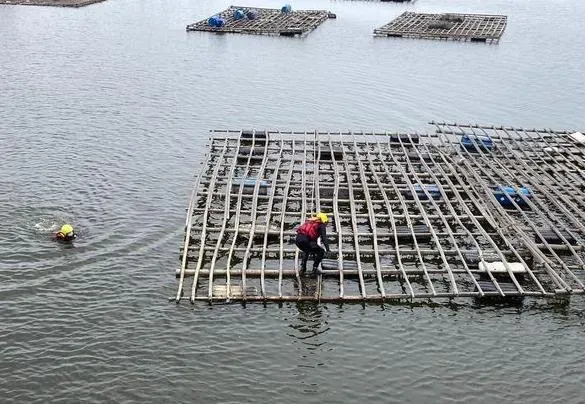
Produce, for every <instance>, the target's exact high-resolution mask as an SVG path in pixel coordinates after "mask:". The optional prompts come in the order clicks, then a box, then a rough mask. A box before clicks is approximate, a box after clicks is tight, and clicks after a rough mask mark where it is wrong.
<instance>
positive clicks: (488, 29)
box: [374, 11, 508, 43]
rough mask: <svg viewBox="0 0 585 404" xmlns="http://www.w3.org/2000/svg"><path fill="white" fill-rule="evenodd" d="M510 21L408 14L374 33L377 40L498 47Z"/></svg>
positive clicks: (497, 17)
mask: <svg viewBox="0 0 585 404" xmlns="http://www.w3.org/2000/svg"><path fill="white" fill-rule="evenodd" d="M507 21H508V17H506V16H505V15H484V14H424V13H413V12H410V11H407V12H404V13H403V14H402V15H400V16H399V17H398V18H396V19H395V20H394V21H392V22H390V23H388V24H386V25H384V26H382V27H380V28H376V29H375V30H374V35H375V36H380V37H398V38H422V39H447V40H454V41H471V42H488V43H497V42H498V41H499V40H500V37H501V36H502V34H503V33H504V30H505V29H506V24H507Z"/></svg>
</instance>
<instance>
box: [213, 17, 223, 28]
mask: <svg viewBox="0 0 585 404" xmlns="http://www.w3.org/2000/svg"><path fill="white" fill-rule="evenodd" d="M224 25H225V19H223V18H221V17H217V20H216V21H215V27H216V28H221V27H223V26H224Z"/></svg>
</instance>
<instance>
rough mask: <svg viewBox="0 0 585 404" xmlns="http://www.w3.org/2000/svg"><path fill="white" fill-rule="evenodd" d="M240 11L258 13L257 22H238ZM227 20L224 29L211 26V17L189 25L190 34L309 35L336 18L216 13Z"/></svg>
mask: <svg viewBox="0 0 585 404" xmlns="http://www.w3.org/2000/svg"><path fill="white" fill-rule="evenodd" d="M238 9H242V10H245V11H250V10H254V11H256V12H257V16H256V18H255V19H253V20H250V19H248V18H242V19H238V20H236V19H235V18H234V12H235V11H236V10H238ZM216 15H217V16H219V17H221V18H223V19H224V20H225V25H224V26H223V27H219V28H217V27H211V26H209V24H208V18H206V19H204V20H201V21H198V22H196V23H193V24H189V25H187V31H206V32H215V33H237V34H256V35H280V36H297V35H298V36H306V35H308V34H309V33H310V32H311V31H313V30H314V29H315V28H317V27H318V26H319V25H321V24H322V23H323V22H324V21H325V20H327V19H328V18H335V15H334V14H332V13H330V12H328V11H325V10H296V11H295V10H293V11H291V12H288V13H283V12H281V10H279V9H272V8H259V7H243V6H231V7H230V8H228V9H227V10H224V11H221V12H220V13H218V14H216Z"/></svg>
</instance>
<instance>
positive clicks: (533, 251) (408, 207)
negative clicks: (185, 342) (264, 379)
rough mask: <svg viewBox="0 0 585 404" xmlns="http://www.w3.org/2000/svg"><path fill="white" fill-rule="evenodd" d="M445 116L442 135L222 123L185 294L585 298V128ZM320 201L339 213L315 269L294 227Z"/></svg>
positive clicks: (192, 221) (185, 265) (184, 265)
mask: <svg viewBox="0 0 585 404" xmlns="http://www.w3.org/2000/svg"><path fill="white" fill-rule="evenodd" d="M431 124H433V125H435V131H434V132H433V133H430V134H417V133H388V132H383V131H380V132H369V133H364V132H348V131H345V132H318V131H306V132H304V131H299V132H284V131H264V130H237V131H236V130H234V131H214V132H213V133H212V139H211V144H210V145H209V150H208V153H207V160H206V162H205V164H204V165H203V167H202V171H201V173H200V175H199V176H198V178H197V180H196V183H195V186H194V190H193V193H192V197H191V200H190V203H189V207H188V212H187V218H186V222H185V238H184V242H183V243H182V248H181V252H180V254H181V255H180V257H181V265H180V267H179V268H177V270H176V273H175V275H176V276H177V277H178V278H179V286H178V290H177V294H176V296H175V297H174V299H176V300H177V301H180V300H183V299H184V300H189V301H191V302H196V301H206V302H208V303H215V302H223V303H228V302H284V301H292V302H297V301H321V302H366V301H371V302H384V301H397V300H398V301H412V300H413V299H426V300H429V299H438V298H449V299H450V298H462V297H473V298H485V297H487V298H493V299H496V300H497V299H504V300H506V301H510V300H511V299H516V300H518V299H520V300H521V299H522V298H523V297H525V296H534V297H554V298H555V299H556V298H558V297H560V296H567V295H570V294H583V293H585V270H584V269H583V268H585V218H584V216H583V211H585V181H584V175H585V174H584V173H585V135H583V134H582V133H581V132H567V131H551V130H542V129H539V130H537V129H522V128H508V127H493V126H478V125H460V124H459V125H458V124H447V123H435V122H432V123H431ZM464 139H465V140H466V142H468V143H469V144H468V147H461V144H462V142H463V140H464ZM488 141H489V144H490V146H491V147H489V148H487V147H484V146H485V144H486V142H488ZM482 145H483V146H482ZM470 146H474V147H470ZM523 189H530V193H529V194H528V193H525V192H522V190H523ZM502 198H504V199H505V202H506V203H502V201H501V199H502ZM317 211H324V212H327V213H328V214H329V215H330V224H329V225H328V229H327V232H328V236H329V241H330V246H331V250H332V251H333V253H332V256H329V257H327V260H325V261H324V262H323V265H322V271H321V273H320V274H318V275H314V276H303V275H301V274H300V273H299V271H298V269H299V259H300V257H301V255H300V253H299V250H298V249H297V248H296V246H295V244H294V237H295V228H296V227H297V226H298V225H299V224H300V223H302V222H303V221H304V220H305V219H306V218H307V217H309V216H310V215H312V214H314V212H317Z"/></svg>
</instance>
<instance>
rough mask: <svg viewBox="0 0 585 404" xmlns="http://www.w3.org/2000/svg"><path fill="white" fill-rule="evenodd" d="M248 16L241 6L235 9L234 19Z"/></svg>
mask: <svg viewBox="0 0 585 404" xmlns="http://www.w3.org/2000/svg"><path fill="white" fill-rule="evenodd" d="M245 16H246V13H245V12H244V10H242V9H241V8H238V9H236V11H234V20H241V19H243V18H244V17H245Z"/></svg>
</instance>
